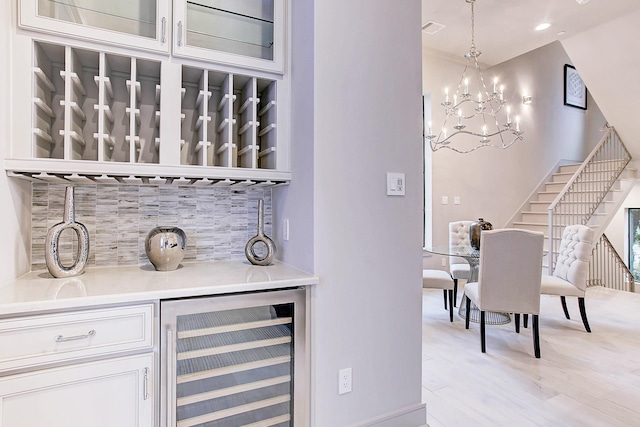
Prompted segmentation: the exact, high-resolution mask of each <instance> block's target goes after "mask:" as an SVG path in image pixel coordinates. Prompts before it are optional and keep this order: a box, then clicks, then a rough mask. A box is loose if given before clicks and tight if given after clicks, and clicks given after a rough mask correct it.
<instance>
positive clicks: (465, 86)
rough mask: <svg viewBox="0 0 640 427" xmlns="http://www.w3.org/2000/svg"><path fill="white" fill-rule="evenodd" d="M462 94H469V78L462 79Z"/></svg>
mask: <svg viewBox="0 0 640 427" xmlns="http://www.w3.org/2000/svg"><path fill="white" fill-rule="evenodd" d="M464 95H469V79H464Z"/></svg>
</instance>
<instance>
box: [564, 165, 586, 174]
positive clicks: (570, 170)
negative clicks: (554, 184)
mask: <svg viewBox="0 0 640 427" xmlns="http://www.w3.org/2000/svg"><path fill="white" fill-rule="evenodd" d="M580 166H582V164H581V163H570V164H567V165H560V168H559V173H571V174H574V173H575V172H576V171H577V170H578V169H580Z"/></svg>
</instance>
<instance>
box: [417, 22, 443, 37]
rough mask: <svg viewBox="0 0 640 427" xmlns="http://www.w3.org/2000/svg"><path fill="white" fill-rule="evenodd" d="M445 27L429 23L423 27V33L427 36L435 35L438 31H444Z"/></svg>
mask: <svg viewBox="0 0 640 427" xmlns="http://www.w3.org/2000/svg"><path fill="white" fill-rule="evenodd" d="M444 27H445V25H442V24H438V23H437V22H433V21H429V22H427V23H426V24H424V25H423V26H422V31H424V32H425V33H427V34H435V33H437V32H438V31H440V30H442V29H443V28H444Z"/></svg>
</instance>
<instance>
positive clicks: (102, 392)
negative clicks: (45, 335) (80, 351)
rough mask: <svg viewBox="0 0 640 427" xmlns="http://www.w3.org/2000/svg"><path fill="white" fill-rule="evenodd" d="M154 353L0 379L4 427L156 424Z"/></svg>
mask: <svg viewBox="0 0 640 427" xmlns="http://www.w3.org/2000/svg"><path fill="white" fill-rule="evenodd" d="M153 360H154V359H153V354H145V355H139V356H133V357H123V358H117V359H110V360H105V361H100V362H95V363H85V364H81V365H76V366H68V367H63V368H55V369H47V370H42V371H36V372H31V373H28V374H20V375H13V376H9V377H5V378H0V425H2V426H3V427H42V426H47V427H86V426H92V427H114V426H120V427H130V426H131V427H134V426H135V427H142V426H152V425H154V413H153V410H154V409H153V408H154V403H153V402H154V397H153V393H152V390H153V386H152V379H153V366H154V364H153Z"/></svg>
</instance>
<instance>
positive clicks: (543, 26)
mask: <svg viewBox="0 0 640 427" xmlns="http://www.w3.org/2000/svg"><path fill="white" fill-rule="evenodd" d="M550 26H551V24H549V23H548V22H543V23H542V24H539V25H538V26H537V27H536V31H542V30H546V29H547V28H549V27H550Z"/></svg>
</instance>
